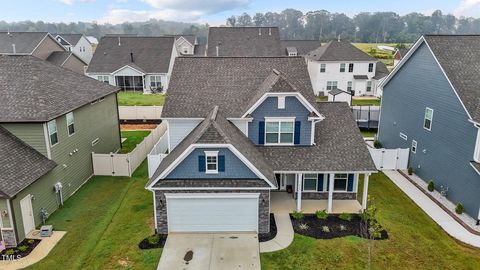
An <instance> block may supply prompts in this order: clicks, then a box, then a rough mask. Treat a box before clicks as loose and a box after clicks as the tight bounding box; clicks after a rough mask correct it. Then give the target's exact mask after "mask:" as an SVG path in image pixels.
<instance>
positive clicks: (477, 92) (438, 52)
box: [425, 35, 480, 123]
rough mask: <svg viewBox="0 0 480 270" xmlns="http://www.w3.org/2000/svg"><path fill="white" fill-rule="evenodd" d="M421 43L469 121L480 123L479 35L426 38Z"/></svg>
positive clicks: (433, 36) (430, 36)
mask: <svg viewBox="0 0 480 270" xmlns="http://www.w3.org/2000/svg"><path fill="white" fill-rule="evenodd" d="M425 40H426V41H427V43H428V46H429V47H430V48H431V49H432V52H433V54H434V55H435V57H436V58H437V60H438V62H439V63H440V65H441V66H442V68H443V70H445V73H446V74H447V76H448V78H449V80H450V81H451V83H452V84H453V86H454V88H455V90H456V91H457V93H458V95H459V97H460V99H461V100H462V102H463V104H464V105H465V107H466V108H467V111H468V112H469V114H470V115H471V117H472V119H473V120H474V121H476V122H479V123H480V80H479V79H478V74H479V71H480V35H426V36H425Z"/></svg>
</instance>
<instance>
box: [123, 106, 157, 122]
mask: <svg viewBox="0 0 480 270" xmlns="http://www.w3.org/2000/svg"><path fill="white" fill-rule="evenodd" d="M162 109H163V106H118V115H119V118H120V120H158V119H160V117H161V116H162Z"/></svg>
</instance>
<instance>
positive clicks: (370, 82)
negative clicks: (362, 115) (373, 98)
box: [367, 81, 372, 92]
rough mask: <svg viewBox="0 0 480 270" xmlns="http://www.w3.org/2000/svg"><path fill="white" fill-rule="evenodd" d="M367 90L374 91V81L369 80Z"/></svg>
mask: <svg viewBox="0 0 480 270" xmlns="http://www.w3.org/2000/svg"><path fill="white" fill-rule="evenodd" d="M367 92H372V81H368V82H367Z"/></svg>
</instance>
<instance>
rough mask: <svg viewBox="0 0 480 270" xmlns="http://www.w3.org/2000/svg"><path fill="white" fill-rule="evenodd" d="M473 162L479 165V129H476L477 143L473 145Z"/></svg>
mask: <svg viewBox="0 0 480 270" xmlns="http://www.w3.org/2000/svg"><path fill="white" fill-rule="evenodd" d="M473 160H474V161H475V162H479V163H480V128H478V134H477V143H476V144H475V151H474V153H473Z"/></svg>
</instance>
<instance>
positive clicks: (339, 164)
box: [257, 102, 376, 172]
mask: <svg viewBox="0 0 480 270" xmlns="http://www.w3.org/2000/svg"><path fill="white" fill-rule="evenodd" d="M317 107H318V110H319V111H320V113H321V114H323V115H324V116H325V119H324V120H323V121H321V122H319V123H317V124H316V125H315V144H316V145H315V146H303V147H302V146H258V147H257V148H258V149H259V150H260V151H261V152H262V153H263V155H264V157H265V159H266V160H267V162H268V163H269V164H270V166H271V167H272V168H273V170H274V171H318V172H322V171H324V172H329V171H337V172H349V171H376V168H375V164H374V163H373V160H372V158H371V156H370V153H369V152H368V149H367V146H366V144H365V141H364V140H363V138H362V135H361V134H360V131H359V129H358V127H357V124H356V123H355V120H354V119H353V115H352V112H351V110H350V107H349V106H348V104H347V103H345V102H319V103H317Z"/></svg>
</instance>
